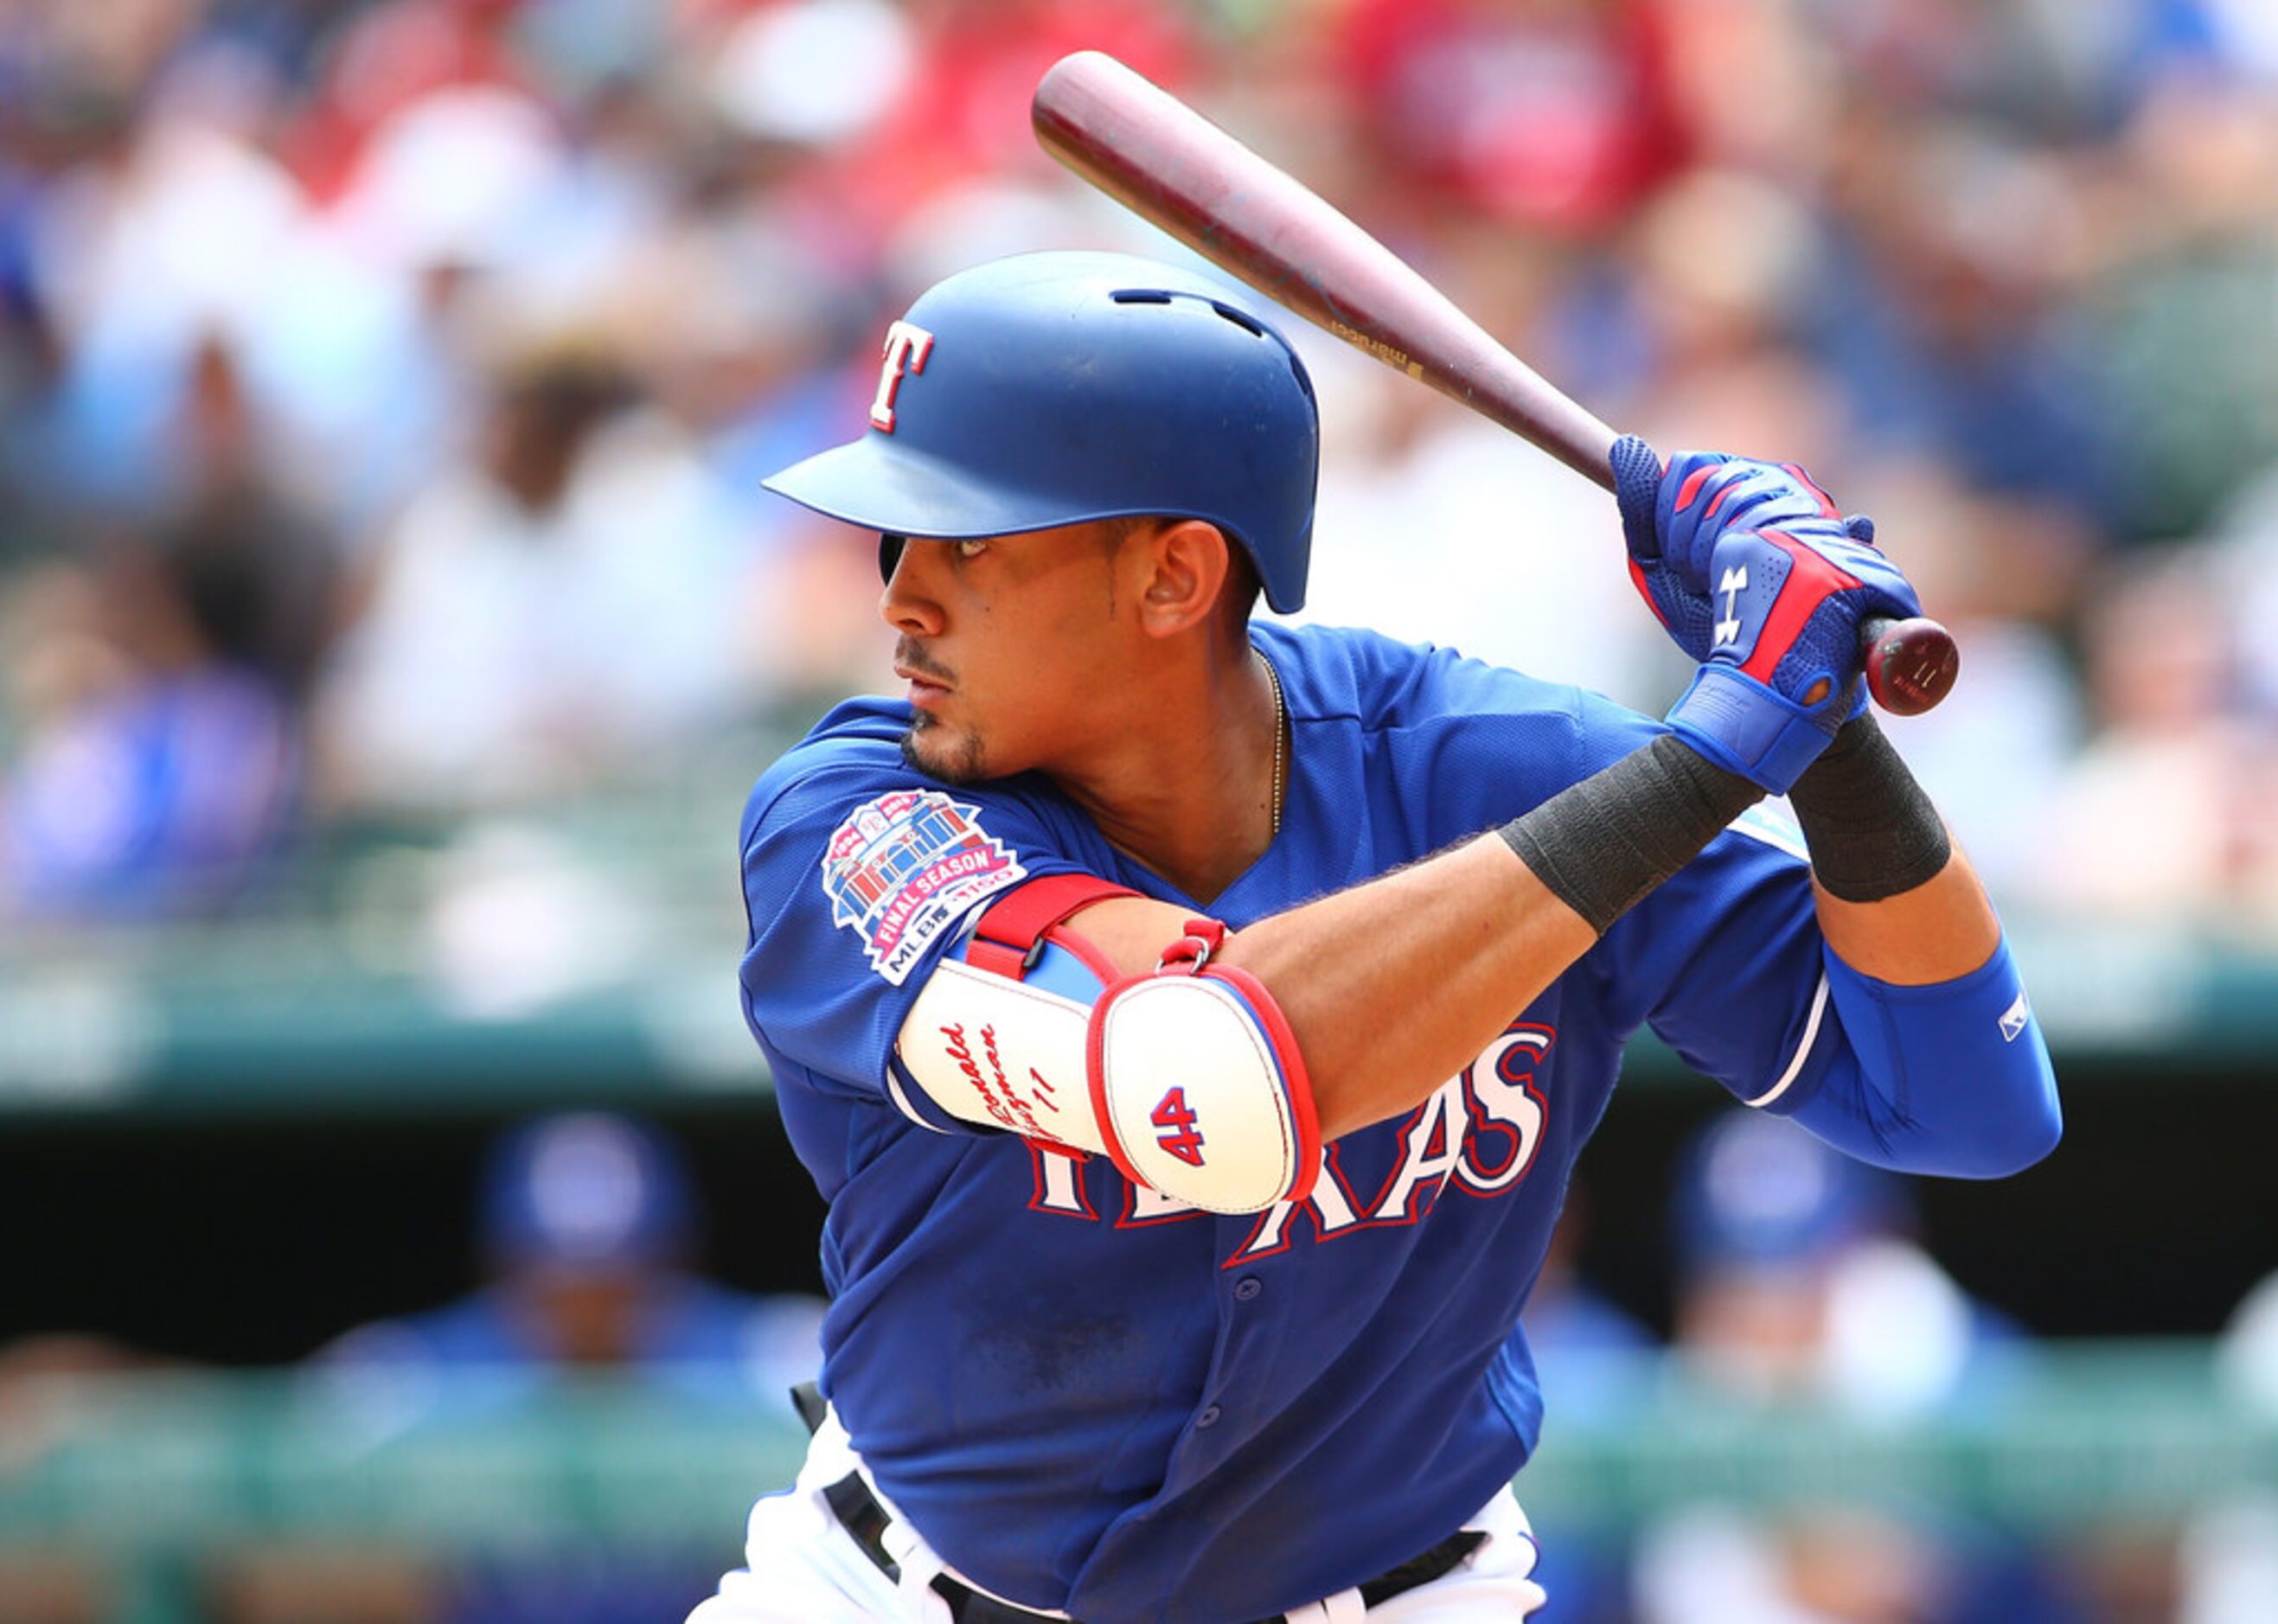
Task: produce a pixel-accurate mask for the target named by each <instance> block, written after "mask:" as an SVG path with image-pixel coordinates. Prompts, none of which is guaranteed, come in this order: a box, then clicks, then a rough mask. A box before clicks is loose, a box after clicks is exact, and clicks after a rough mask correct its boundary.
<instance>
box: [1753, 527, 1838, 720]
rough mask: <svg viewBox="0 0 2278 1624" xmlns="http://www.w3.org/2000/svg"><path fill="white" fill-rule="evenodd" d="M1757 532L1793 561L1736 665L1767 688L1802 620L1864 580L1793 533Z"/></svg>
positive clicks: (1799, 628) (1801, 631)
mask: <svg viewBox="0 0 2278 1624" xmlns="http://www.w3.org/2000/svg"><path fill="white" fill-rule="evenodd" d="M1757 534H1759V535H1760V536H1762V538H1763V539H1764V540H1766V541H1768V542H1770V543H1771V544H1772V545H1774V546H1776V547H1777V548H1778V549H1779V550H1780V551H1781V552H1783V553H1786V554H1787V555H1788V557H1789V559H1790V560H1793V563H1794V568H1793V569H1792V570H1790V571H1789V572H1788V577H1787V579H1786V580H1785V581H1784V582H1782V583H1780V591H1779V597H1778V598H1777V599H1774V600H1773V603H1772V612H1771V613H1770V614H1768V615H1766V616H1765V617H1764V626H1763V629H1762V631H1760V632H1758V633H1757V634H1756V646H1755V648H1754V650H1753V651H1752V652H1750V653H1749V655H1748V658H1747V660H1745V661H1744V662H1742V664H1741V666H1740V674H1741V675H1743V676H1752V677H1754V678H1755V680H1756V681H1757V682H1762V684H1763V685H1764V686H1765V687H1767V688H1770V687H1771V686H1772V671H1773V668H1774V667H1777V665H1778V664H1779V662H1780V661H1781V660H1784V659H1785V658H1786V656H1787V652H1788V651H1789V650H1790V649H1792V648H1793V647H1794V646H1795V640H1796V639H1797V638H1798V637H1801V636H1802V635H1803V629H1804V625H1805V623H1806V622H1807V621H1809V620H1810V619H1811V617H1812V614H1813V613H1814V612H1815V611H1816V610H1817V609H1818V607H1819V606H1820V605H1822V604H1823V603H1825V602H1826V601H1827V600H1828V599H1830V598H1831V597H1833V596H1834V595H1835V594H1836V593H1838V592H1846V591H1851V590H1852V589H1854V588H1855V587H1858V586H1861V585H1862V584H1864V583H1862V582H1861V581H1860V580H1859V579H1858V577H1857V576H1852V575H1847V574H1846V573H1845V572H1844V571H1843V570H1842V569H1841V568H1839V567H1838V565H1837V564H1836V563H1835V561H1834V560H1832V559H1831V558H1829V557H1828V556H1827V555H1826V554H1825V553H1821V552H1818V551H1817V550H1816V549H1814V548H1811V547H1807V546H1805V545H1803V544H1802V543H1801V542H1800V541H1798V540H1796V539H1795V538H1793V536H1788V535H1785V534H1783V533H1781V532H1780V531H1778V530H1761V531H1758V532H1757ZM1799 588H1800V589H1801V590H1800V591H1799V590H1798V589H1799ZM1799 703H1800V701H1799Z"/></svg>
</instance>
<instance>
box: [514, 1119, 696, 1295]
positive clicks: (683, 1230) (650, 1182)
mask: <svg viewBox="0 0 2278 1624" xmlns="http://www.w3.org/2000/svg"><path fill="white" fill-rule="evenodd" d="M695 1222H696V1214H695V1196H694V1192H693V1181H692V1178H691V1177H690V1175H689V1171H688V1168H687V1165H686V1163H684V1161H683V1160H682V1158H681V1155H680V1153H679V1151H678V1150H677V1148H676V1147H674V1145H673V1143H672V1142H671V1141H670V1140H668V1139H666V1138H665V1137H664V1135H663V1134H661V1133H660V1132H657V1131H656V1130H654V1129H653V1128H651V1127H649V1126H647V1125H646V1124H643V1123H640V1122H636V1121H634V1120H632V1119H631V1118H630V1117H619V1116H615V1115H612V1114H610V1113H608V1112H605V1111H575V1112H570V1113H567V1114H565V1115H562V1116H557V1117H540V1118H539V1119H538V1120H537V1121H535V1122H531V1123H528V1124H525V1125H523V1126H521V1127H519V1128H516V1129H515V1130H513V1131H512V1132H508V1133H507V1134H504V1135H502V1136H501V1138H500V1139H499V1140H497V1141H496V1142H495V1143H494V1144H493V1146H492V1147H491V1152H490V1155H489V1157H488V1159H487V1162H486V1164H485V1168H484V1176H483V1239H484V1245H485V1251H486V1252H487V1253H488V1254H489V1256H490V1258H491V1261H492V1262H493V1263H495V1264H498V1265H501V1266H502V1267H506V1268H529V1267H531V1266H533V1265H540V1264H552V1265H554V1266H557V1267H569V1268H580V1267H583V1268H609V1267H625V1266H633V1267H648V1266H653V1265H654V1264H657V1263H661V1262H667V1261H669V1260H670V1259H673V1258H675V1257H677V1256H678V1255H679V1254H681V1253H682V1252H683V1251H684V1250H685V1249H686V1248H687V1247H688V1246H689V1244H690V1242H691V1240H692V1239H693V1231H694V1229H695Z"/></svg>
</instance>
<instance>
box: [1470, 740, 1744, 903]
mask: <svg viewBox="0 0 2278 1624" xmlns="http://www.w3.org/2000/svg"><path fill="white" fill-rule="evenodd" d="M1763 793H1764V792H1763V790H1762V789H1760V788H1759V787H1758V786H1756V785H1754V784H1753V783H1750V782H1748V781H1747V779H1745V778H1743V777H1741V776H1740V775H1739V774H1738V773H1728V772H1726V771H1725V770H1724V768H1723V767H1720V766H1714V765H1712V764H1711V763H1709V761H1707V760H1705V759H1702V758H1701V756H1699V755H1698V754H1696V753H1695V752H1694V751H1692V750H1690V749H1688V748H1687V747H1686V745H1684V744H1682V743H1678V740H1676V739H1675V738H1673V737H1671V736H1668V735H1665V734H1664V735H1663V736H1661V737H1660V738H1657V739H1655V740H1654V741H1653V742H1652V743H1649V744H1647V746H1646V747H1645V748H1644V749H1642V750H1640V751H1632V753H1631V754H1629V755H1626V756H1624V757H1623V758H1622V759H1620V760H1619V761H1617V762H1615V763H1614V764H1613V766H1609V767H1608V768H1606V769H1605V770H1604V771H1603V772H1601V773H1599V774H1595V775H1594V776H1592V777H1589V778H1586V779H1584V780H1583V781H1582V782H1580V783H1579V784H1575V785H1572V786H1571V787H1570V788H1568V789H1562V790H1560V791H1559V792H1558V793H1557V794H1556V795H1554V796H1552V797H1550V798H1549V799H1548V800H1547V801H1545V802H1543V804H1541V805H1540V806H1538V807H1536V808H1535V809H1534V810H1533V812H1528V813H1527V814H1526V815H1525V817H1523V818H1518V819H1515V820H1512V821H1511V822H1510V823H1507V824H1505V825H1503V827H1502V829H1501V831H1499V832H1500V833H1501V834H1502V837H1503V841H1504V842H1505V843H1506V844H1508V845H1509V846H1510V849H1511V850H1513V851H1516V852H1517V853H1518V858H1519V861H1521V862H1522V863H1525V865H1527V867H1529V868H1531V869H1533V871H1534V873H1535V877H1536V878H1537V879H1539V880H1540V881H1542V883H1543V884H1545V885H1547V886H1548V887H1549V888H1550V889H1551V892H1552V894H1553V895H1554V896H1556V897H1557V898H1558V900H1559V901H1560V902H1563V903H1565V904H1566V905H1567V906H1568V907H1569V908H1571V909H1572V910H1573V911H1575V912H1577V913H1579V914H1580V915H1581V916H1582V917H1583V918H1584V919H1586V920H1588V921H1589V923H1590V928H1591V929H1592V930H1594V931H1596V932H1597V933H1598V934H1600V935H1601V936H1602V935H1604V934H1606V931H1607V928H1608V927H1609V926H1611V925H1612V924H1613V922H1614V921H1615V920H1616V919H1619V918H1621V917H1622V915H1623V914H1624V913H1625V912H1627V911H1629V910H1630V909H1631V908H1632V906H1633V905H1635V903H1637V902H1638V900H1639V899H1640V897H1642V896H1645V894H1646V893H1647V892H1648V891H1650V890H1652V889H1653V888H1654V887H1655V886H1657V885H1659V884H1660V883H1661V882H1662V881H1664V880H1666V879H1668V878H1669V877H1670V875H1671V874H1673V873H1676V872H1677V871H1678V869H1680V868H1682V867H1684V866H1685V865H1686V864H1687V863H1690V862H1691V861H1692V860H1693V858H1696V857H1698V856H1700V855H1701V848H1702V847H1703V846H1705V845H1707V844H1708V843H1709V842H1710V841H1712V840H1714V839H1716V832H1717V831H1718V830H1719V829H1722V828H1723V827H1724V826H1725V825H1726V824H1728V823H1730V822H1731V820H1733V819H1735V818H1737V817H1739V815H1740V813H1741V812H1745V811H1746V810H1747V808H1748V807H1749V806H1750V805H1751V804H1754V802H1756V801H1758V800H1760V799H1762V797H1763Z"/></svg>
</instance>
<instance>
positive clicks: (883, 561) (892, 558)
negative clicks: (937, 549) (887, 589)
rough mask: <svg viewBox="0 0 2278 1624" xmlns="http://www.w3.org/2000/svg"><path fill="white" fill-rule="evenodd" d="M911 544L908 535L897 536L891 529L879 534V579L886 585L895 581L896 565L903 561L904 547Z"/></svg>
mask: <svg viewBox="0 0 2278 1624" xmlns="http://www.w3.org/2000/svg"><path fill="white" fill-rule="evenodd" d="M908 545H910V538H908V537H906V536H897V535H895V534H894V533H893V532H892V531H891V530H882V531H880V532H879V534H878V579H879V580H880V581H882V582H883V583H885V584H886V585H888V586H891V585H892V584H893V583H894V566H895V565H897V564H898V563H900V562H901V561H902V549H903V548H905V547H906V546H908Z"/></svg>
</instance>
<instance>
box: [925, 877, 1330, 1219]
mask: <svg viewBox="0 0 2278 1624" xmlns="http://www.w3.org/2000/svg"><path fill="white" fill-rule="evenodd" d="M1054 884H1055V882H1054V881H1050V880H1047V881H1035V882H1032V883H1031V884H1029V885H1027V886H1023V887H1021V888H1020V889H1019V890H1017V891H1014V892H1013V893H1011V894H1010V895H1009V896H1007V897H1006V898H1005V901H1004V902H1003V903H999V904H998V907H996V908H993V909H991V910H990V912H989V913H988V914H987V915H984V916H983V918H982V923H981V926H980V928H979V929H978V930H977V931H976V932H975V938H974V941H973V942H972V944H971V945H970V946H969V947H968V948H967V953H966V957H965V959H964V960H963V961H961V962H960V961H958V960H954V959H952V960H945V961H944V962H943V964H941V965H940V966H939V967H938V968H937V969H936V971H935V972H934V974H933V976H932V977H931V978H930V979H929V980H928V982H927V984H926V987H925V990H924V991H923V992H922V993H921V994H920V995H919V998H918V1002H917V1003H916V1005H915V1006H914V1007H913V1010H911V1013H910V1017H909V1018H908V1020H907V1021H906V1023H905V1024H904V1025H903V1027H902V1032H901V1036H900V1040H899V1041H898V1045H897V1048H896V1054H897V1056H898V1059H899V1061H900V1064H901V1069H902V1070H903V1071H904V1072H906V1075H907V1076H908V1077H909V1078H910V1079H912V1080H913V1081H914V1082H916V1084H917V1085H918V1086H919V1087H920V1088H921V1090H922V1091H923V1093H924V1094H925V1095H926V1097H927V1099H928V1100H929V1102H931V1103H932V1104H933V1105H934V1106H936V1108H938V1109H941V1110H943V1111H945V1112H947V1113H948V1114H949V1115H950V1116H952V1117H956V1118H958V1119H959V1121H963V1122H970V1123H975V1124H979V1125H993V1126H998V1127H1004V1128H1008V1129H1010V1130H1012V1131H1013V1132H1016V1133H1019V1134H1021V1135H1022V1136H1023V1137H1025V1138H1027V1139H1028V1140H1032V1141H1035V1142H1038V1143H1040V1144H1042V1145H1043V1146H1045V1147H1048V1148H1051V1149H1054V1150H1058V1151H1060V1152H1063V1153H1066V1154H1076V1155H1107V1156H1109V1157H1110V1158H1112V1160H1113V1162H1114V1163H1115V1165H1116V1167H1117V1168H1118V1169H1119V1170H1121V1171H1122V1173H1123V1175H1124V1176H1125V1177H1126V1178H1129V1179H1131V1180H1132V1181H1133V1182H1135V1183H1137V1184H1142V1185H1145V1186H1148V1187H1150V1189H1154V1190H1157V1191H1159V1192H1160V1193H1163V1194H1165V1195H1167V1196H1170V1197H1172V1198H1173V1199H1174V1200H1178V1201H1186V1202H1189V1203H1190V1204H1191V1205H1193V1206H1196V1207H1199V1208H1204V1210H1205V1211H1210V1212H1222V1213H1244V1212H1258V1211H1262V1210H1264V1209H1265V1208H1268V1207H1271V1206H1273V1204H1274V1203H1275V1202H1277V1201H1302V1200H1303V1198H1304V1197H1305V1196H1306V1195H1308V1194H1310V1193H1311V1190H1312V1186H1313V1180H1314V1178H1315V1177H1316V1176H1317V1175H1318V1173H1319V1170H1320V1161H1321V1154H1320V1151H1321V1147H1320V1130H1319V1125H1318V1124H1317V1122H1316V1120H1315V1117H1314V1114H1313V1097H1312V1090H1311V1086H1310V1085H1309V1084H1308V1082H1307V1081H1306V1078H1305V1069H1304V1064H1303V1059H1302V1058H1301V1056H1299V1055H1298V1052H1297V1045H1296V1040H1295V1038H1294V1037H1293V1036H1292V1035H1291V1033H1290V1031H1289V1027H1288V1022H1287V1021H1286V1020H1284V1019H1283V1018H1282V1016H1281V1011H1280V1008H1279V1007H1278V1006H1277V1005H1276V1004H1275V1003H1274V1002H1273V995H1271V994H1270V993H1268V992H1267V991H1266V990H1265V987H1264V986H1263V985H1262V984H1261V983H1260V982H1259V981H1258V980H1257V978H1256V977H1255V976H1252V975H1250V974H1249V973H1248V972H1244V971H1241V970H1235V969H1231V968H1227V967H1224V966H1220V965H1218V964H1212V963H1211V962H1210V960H1211V957H1212V954H1213V952H1214V951H1215V950H1216V949H1217V947H1218V944H1219V942H1220V941H1221V940H1222V939H1223V938H1224V935H1225V934H1226V927H1225V926H1222V925H1219V924H1217V923H1215V922H1213V921H1209V920H1190V921H1189V923H1188V926H1187V931H1188V934H1187V935H1186V936H1185V937H1183V938H1182V939H1181V941H1179V942H1176V943H1174V944H1173V946H1172V947H1171V948H1170V949H1168V950H1167V951H1166V953H1165V955H1164V958H1163V962H1162V964H1159V965H1158V967H1157V968H1156V969H1155V970H1154V971H1152V972H1149V973H1148V974H1145V975H1140V976H1132V977H1129V978H1127V979H1124V980H1116V981H1114V983H1113V985H1112V986H1111V985H1109V984H1108V983H1109V980H1110V979H1111V978H1112V976H1113V973H1114V972H1113V970H1112V966H1110V965H1108V964H1106V963H1105V961H1104V960H1103V959H1102V958H1101V957H1100V956H1099V955H1098V954H1097V952H1095V951H1094V950H1092V949H1091V948H1090V945H1089V943H1087V942H1084V941H1083V939H1082V937H1081V936H1079V935H1077V934H1074V932H1071V931H1069V930H1067V929H1066V927H1065V926H1061V925H1060V924H1059V920H1060V919H1065V918H1066V915H1067V914H1069V913H1071V912H1074V911H1075V910H1076V909H1077V908H1080V907H1082V906H1083V905H1085V903H1089V902H1093V901H1097V900H1099V899H1100V898H1101V897H1103V896H1114V895H1128V893H1124V892H1122V891H1120V888H1113V887H1108V886H1105V884H1104V883H1103V882H1101V881H1074V880H1073V879H1071V881H1069V882H1067V883H1066V884H1064V885H1061V886H1059V888H1058V889H1057V891H1056V892H1055V891H1047V890H1046V888H1048V887H1053V886H1054ZM913 1114H915V1113H913ZM921 1120H922V1118H921Z"/></svg>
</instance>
